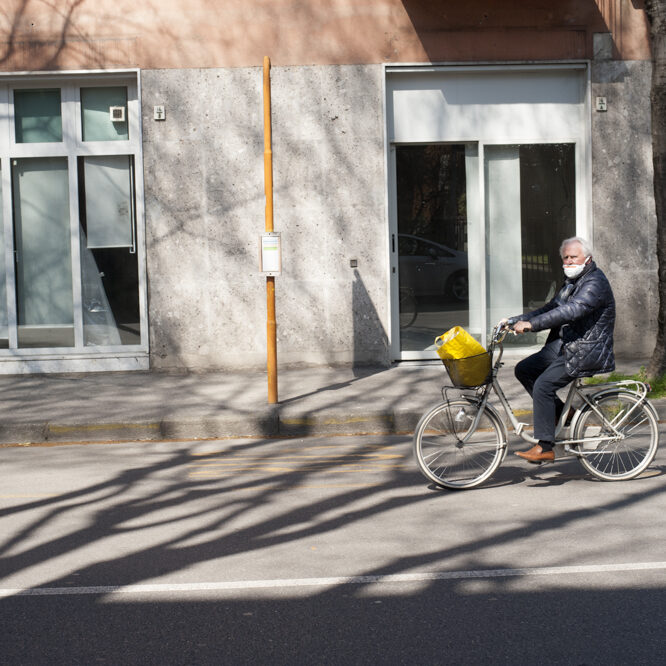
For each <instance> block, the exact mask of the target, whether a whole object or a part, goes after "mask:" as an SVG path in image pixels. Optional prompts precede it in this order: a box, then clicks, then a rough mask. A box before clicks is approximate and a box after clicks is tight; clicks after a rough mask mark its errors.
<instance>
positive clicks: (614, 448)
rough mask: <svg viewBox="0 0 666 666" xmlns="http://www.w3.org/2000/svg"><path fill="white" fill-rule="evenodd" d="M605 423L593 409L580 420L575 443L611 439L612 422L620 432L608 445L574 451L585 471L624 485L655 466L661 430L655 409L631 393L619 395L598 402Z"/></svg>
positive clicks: (585, 445)
mask: <svg viewBox="0 0 666 666" xmlns="http://www.w3.org/2000/svg"><path fill="white" fill-rule="evenodd" d="M595 402H596V406H597V409H598V410H599V411H600V412H601V413H602V414H603V415H604V419H602V418H601V417H600V416H599V414H597V413H596V412H595V411H594V410H593V409H592V408H591V407H587V408H586V409H585V410H584V411H583V413H582V414H581V415H580V417H579V418H578V421H577V423H576V427H575V430H574V433H573V438H574V439H582V438H583V437H587V438H590V437H595V436H596V435H599V436H611V435H613V429H612V428H610V427H609V425H608V423H609V422H610V423H611V424H613V426H615V428H616V429H617V430H618V431H619V433H620V434H619V435H618V436H614V437H613V438H612V439H608V440H605V441H594V440H592V441H589V442H583V443H581V444H577V445H576V446H575V447H574V448H575V450H576V451H578V452H580V453H581V454H582V455H581V456H580V457H579V460H580V462H581V464H582V465H583V467H585V469H586V470H587V471H588V472H590V473H591V474H593V475H594V476H596V477H597V478H599V479H603V480H604V481H625V480H628V479H633V478H635V477H636V476H638V475H639V474H640V473H641V472H642V471H643V470H645V469H646V467H647V466H648V465H649V464H650V463H651V462H652V460H653V459H654V456H655V454H656V453H657V446H658V443H659V428H658V426H657V419H656V417H655V414H654V410H653V408H652V407H651V406H650V405H649V403H648V404H646V403H644V402H643V403H641V401H640V398H639V397H638V396H637V395H636V394H634V393H630V392H626V391H616V392H612V393H609V394H606V395H603V396H601V397H600V398H599V399H598V400H596V401H595Z"/></svg>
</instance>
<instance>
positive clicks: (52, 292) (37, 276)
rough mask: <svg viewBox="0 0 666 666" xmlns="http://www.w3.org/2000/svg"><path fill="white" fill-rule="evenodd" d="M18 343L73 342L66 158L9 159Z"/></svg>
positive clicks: (51, 344)
mask: <svg viewBox="0 0 666 666" xmlns="http://www.w3.org/2000/svg"><path fill="white" fill-rule="evenodd" d="M12 187H13V193H14V201H13V207H14V233H15V243H16V301H17V315H18V343H19V347H73V346H74V329H73V311H74V306H73V298H72V267H71V246H70V226H69V184H68V175H67V158H65V157H46V158H44V157H41V158H27V159H17V160H13V161H12Z"/></svg>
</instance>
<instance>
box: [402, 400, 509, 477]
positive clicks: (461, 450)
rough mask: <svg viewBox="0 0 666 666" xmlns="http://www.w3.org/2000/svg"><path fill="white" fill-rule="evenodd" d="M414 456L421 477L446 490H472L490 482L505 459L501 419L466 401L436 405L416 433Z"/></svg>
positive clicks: (424, 417) (422, 420)
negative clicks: (488, 480)
mask: <svg viewBox="0 0 666 666" xmlns="http://www.w3.org/2000/svg"><path fill="white" fill-rule="evenodd" d="M413 445H414V456H415V457H416V462H417V463H418V466H419V469H420V470H421V473H422V474H423V475H424V476H425V477H426V478H427V479H430V480H431V481H434V482H435V483H436V484H437V485H439V486H443V487H444V488H451V489H463V488H473V487H475V486H478V485H479V484H481V483H483V482H484V481H486V479H489V478H490V476H491V475H492V474H493V473H494V472H495V470H496V469H497V468H498V467H499V465H500V463H501V462H502V460H503V459H504V456H505V455H506V438H505V435H504V428H503V426H502V423H501V421H500V419H499V417H498V416H497V415H496V414H495V412H494V411H491V410H490V409H489V408H488V407H486V408H484V410H483V412H482V413H481V414H479V410H478V407H477V406H476V405H474V404H473V403H471V402H469V401H467V400H454V401H451V402H444V403H441V404H439V405H436V406H435V407H433V408H432V409H431V410H429V411H428V412H426V413H425V414H424V415H423V416H422V417H421V420H420V421H419V423H418V425H417V426H416V430H415V431H414V442H413Z"/></svg>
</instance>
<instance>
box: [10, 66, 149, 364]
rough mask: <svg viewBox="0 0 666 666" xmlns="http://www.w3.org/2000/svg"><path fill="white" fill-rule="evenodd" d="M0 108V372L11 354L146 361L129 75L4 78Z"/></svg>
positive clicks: (60, 360)
mask: <svg viewBox="0 0 666 666" xmlns="http://www.w3.org/2000/svg"><path fill="white" fill-rule="evenodd" d="M2 103H4V104H5V105H6V107H7V108H8V113H7V114H6V116H4V117H0V176H1V180H0V183H1V187H0V220H1V221H2V223H3V224H2V228H3V231H4V233H3V234H2V235H0V241H2V242H3V247H2V248H0V372H2V371H3V360H4V361H7V360H9V359H11V360H12V361H13V362H15V360H16V359H17V358H18V359H26V360H30V359H32V360H35V359H37V360H38V361H39V360H40V359H41V360H42V361H43V363H42V365H43V367H45V368H46V369H55V370H67V369H68V365H67V359H70V358H79V359H80V358H81V357H84V358H85V357H86V356H90V355H94V356H95V358H97V359H99V358H100V357H104V358H109V359H116V360H118V359H120V360H118V363H116V364H115V365H113V364H111V365H109V364H106V366H105V368H108V369H123V361H122V359H124V358H129V357H128V356H127V355H128V353H129V354H130V355H131V354H134V355H135V356H138V357H141V358H144V357H145V358H147V351H148V343H147V325H146V323H147V317H146V311H145V279H144V271H145V268H144V257H143V254H142V251H141V248H142V247H143V223H142V220H143V204H142V202H143V190H142V180H141V178H140V177H137V174H140V173H141V144H140V137H139V130H138V128H139V103H138V90H137V84H136V79H135V77H134V76H133V75H122V77H121V78H119V76H118V75H114V76H113V77H109V78H108V79H92V77H86V78H83V79H82V80H80V81H76V80H72V79H68V78H65V77H55V76H54V77H53V78H52V80H50V81H49V85H46V86H45V85H44V83H43V80H42V81H40V82H39V83H38V84H37V83H36V84H35V85H31V82H30V80H29V79H24V78H22V79H20V80H17V79H14V80H12V79H8V78H6V79H0V104H2ZM7 249H8V250H9V251H6V250H7ZM8 256H13V257H14V261H13V262H11V264H10V265H6V261H5V258H6V257H8ZM3 350H4V351H3ZM47 358H48V359H50V361H49V362H51V366H49V367H47V366H48V363H46V361H45V359H47ZM53 359H55V361H53ZM54 363H55V365H54ZM5 365H6V363H5ZM33 365H34V364H33ZM76 367H77V369H80V368H83V369H85V364H84V365H83V366H82V365H81V364H80V363H79V364H78V365H77V366H76ZM128 367H132V368H136V367H142V366H141V365H137V364H136V358H134V359H133V360H132V362H131V363H130V364H129V366H128ZM143 367H147V361H146V363H145V364H144V365H143ZM5 371H7V370H5Z"/></svg>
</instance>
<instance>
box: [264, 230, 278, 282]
mask: <svg viewBox="0 0 666 666" xmlns="http://www.w3.org/2000/svg"><path fill="white" fill-rule="evenodd" d="M260 262H261V268H260V270H261V272H262V273H264V274H265V275H279V274H280V273H281V272H282V246H281V242H280V232H279V231H273V232H267V233H265V234H264V235H263V236H261V255H260Z"/></svg>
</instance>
